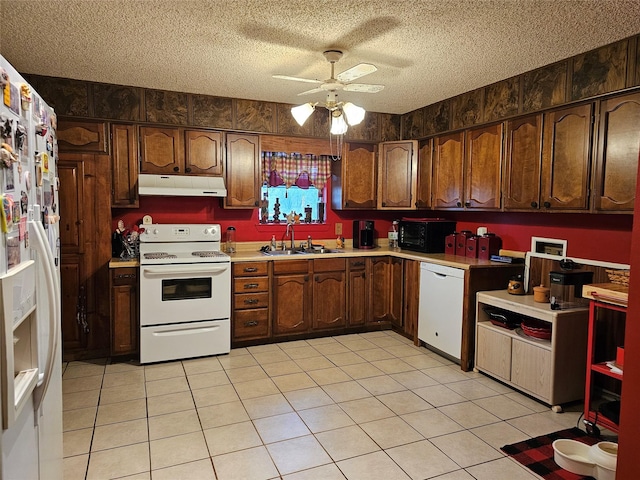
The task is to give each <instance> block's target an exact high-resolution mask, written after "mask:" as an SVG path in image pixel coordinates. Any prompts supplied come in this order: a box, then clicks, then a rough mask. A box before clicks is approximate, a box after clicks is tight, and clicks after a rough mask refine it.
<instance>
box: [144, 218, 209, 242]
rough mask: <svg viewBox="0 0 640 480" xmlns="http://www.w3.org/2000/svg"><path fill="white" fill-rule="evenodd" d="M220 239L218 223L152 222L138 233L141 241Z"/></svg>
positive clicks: (201, 240)
mask: <svg viewBox="0 0 640 480" xmlns="http://www.w3.org/2000/svg"><path fill="white" fill-rule="evenodd" d="M220 240H221V229H220V225H213V224H190V225H175V224H160V223H157V224H152V225H148V226H146V227H145V231H144V232H143V233H142V234H141V235H140V241H141V242H203V241H209V242H210V241H217V242H219V241H220Z"/></svg>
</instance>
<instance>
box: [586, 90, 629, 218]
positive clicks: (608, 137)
mask: <svg viewBox="0 0 640 480" xmlns="http://www.w3.org/2000/svg"><path fill="white" fill-rule="evenodd" d="M639 125H640V93H634V94H632V95H625V96H622V97H614V98H609V99H606V100H602V101H601V102H600V118H599V128H598V130H599V131H598V145H597V153H596V159H595V182H594V205H593V207H594V210H596V211H602V212H607V211H613V212H627V213H629V212H633V206H634V203H635V193H636V179H637V171H638V157H639V156H640V127H638V126H639Z"/></svg>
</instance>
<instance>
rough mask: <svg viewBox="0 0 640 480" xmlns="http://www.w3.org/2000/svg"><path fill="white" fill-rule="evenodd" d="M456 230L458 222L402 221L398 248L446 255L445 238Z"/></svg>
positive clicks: (432, 220)
mask: <svg viewBox="0 0 640 480" xmlns="http://www.w3.org/2000/svg"><path fill="white" fill-rule="evenodd" d="M455 230H456V222H452V221H450V220H440V219H423V220H401V221H400V225H399V230H398V246H399V247H400V248H404V249H406V250H413V251H415V252H422V253H444V243H445V237H446V236H447V235H450V234H452V233H453V232H455Z"/></svg>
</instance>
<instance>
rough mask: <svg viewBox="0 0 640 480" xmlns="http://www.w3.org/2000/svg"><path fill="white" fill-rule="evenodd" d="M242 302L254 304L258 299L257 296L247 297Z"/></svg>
mask: <svg viewBox="0 0 640 480" xmlns="http://www.w3.org/2000/svg"><path fill="white" fill-rule="evenodd" d="M244 303H245V304H246V305H255V304H256V303H258V299H257V298H248V299H246V300H245V301H244Z"/></svg>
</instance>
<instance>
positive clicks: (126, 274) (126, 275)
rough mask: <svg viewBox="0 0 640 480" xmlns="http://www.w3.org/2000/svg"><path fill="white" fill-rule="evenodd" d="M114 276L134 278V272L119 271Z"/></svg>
mask: <svg viewBox="0 0 640 480" xmlns="http://www.w3.org/2000/svg"><path fill="white" fill-rule="evenodd" d="M116 278H136V274H135V273H119V274H118V275H116Z"/></svg>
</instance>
